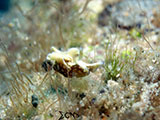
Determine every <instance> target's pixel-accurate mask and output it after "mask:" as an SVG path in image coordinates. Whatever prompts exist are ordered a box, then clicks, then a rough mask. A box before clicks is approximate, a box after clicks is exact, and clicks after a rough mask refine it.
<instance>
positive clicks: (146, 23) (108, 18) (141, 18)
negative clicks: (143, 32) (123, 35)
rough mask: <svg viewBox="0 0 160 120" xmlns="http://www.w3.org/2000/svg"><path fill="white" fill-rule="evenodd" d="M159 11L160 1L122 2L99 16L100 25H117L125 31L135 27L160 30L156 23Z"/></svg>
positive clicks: (128, 0) (129, 0)
mask: <svg viewBox="0 0 160 120" xmlns="http://www.w3.org/2000/svg"><path fill="white" fill-rule="evenodd" d="M159 11H160V1H158V0H157V1H156V0H122V1H120V2H117V3H115V4H109V5H107V6H106V7H105V9H104V10H103V11H102V12H101V13H100V14H99V18H98V23H99V25H100V26H105V25H115V26H118V27H120V28H123V29H131V28H133V27H135V26H136V27H138V28H145V29H151V28H155V27H158V28H160V27H159V25H157V23H156V22H155V21H157V20H156V19H157V16H158V14H159V13H160V12H159ZM154 18H155V20H154ZM152 23H153V24H152Z"/></svg>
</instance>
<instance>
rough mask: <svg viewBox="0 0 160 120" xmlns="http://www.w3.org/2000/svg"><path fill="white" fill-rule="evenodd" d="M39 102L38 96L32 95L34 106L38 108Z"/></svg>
mask: <svg viewBox="0 0 160 120" xmlns="http://www.w3.org/2000/svg"><path fill="white" fill-rule="evenodd" d="M38 103H39V101H38V96H36V95H32V105H33V107H35V108H37V106H38Z"/></svg>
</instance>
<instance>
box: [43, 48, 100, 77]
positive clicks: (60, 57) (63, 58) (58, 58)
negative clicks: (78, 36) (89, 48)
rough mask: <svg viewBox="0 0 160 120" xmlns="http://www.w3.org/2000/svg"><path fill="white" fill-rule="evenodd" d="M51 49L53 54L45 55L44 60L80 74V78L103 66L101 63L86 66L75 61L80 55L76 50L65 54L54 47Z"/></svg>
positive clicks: (72, 49) (79, 61)
mask: <svg viewBox="0 0 160 120" xmlns="http://www.w3.org/2000/svg"><path fill="white" fill-rule="evenodd" d="M51 49H52V50H53V52H52V53H49V54H48V55H47V58H46V59H47V60H50V61H52V62H56V63H57V64H59V65H61V66H62V68H61V69H64V68H65V69H68V70H69V71H74V72H77V73H81V74H82V75H80V76H83V74H84V75H87V74H86V73H89V72H90V71H91V72H94V71H95V70H96V69H97V68H98V67H99V66H101V65H103V63H102V62H97V63H93V64H88V63H85V62H83V61H81V60H77V59H76V58H77V57H78V56H79V54H80V51H79V49H78V48H70V49H69V50H67V51H65V52H62V51H60V50H58V49H56V48H55V47H52V48H51ZM76 66H77V67H76ZM73 69H74V70H73ZM61 71H63V70H61ZM79 71H81V72H79ZM77 75H78V74H77Z"/></svg>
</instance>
